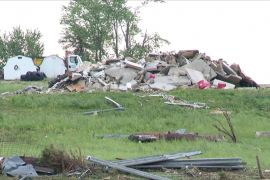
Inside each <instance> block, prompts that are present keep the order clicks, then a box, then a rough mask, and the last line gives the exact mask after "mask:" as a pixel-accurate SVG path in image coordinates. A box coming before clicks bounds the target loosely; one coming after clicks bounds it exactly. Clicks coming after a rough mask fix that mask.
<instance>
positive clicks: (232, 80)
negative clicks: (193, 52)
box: [217, 73, 242, 85]
mask: <svg viewBox="0 0 270 180" xmlns="http://www.w3.org/2000/svg"><path fill="white" fill-rule="evenodd" d="M217 79H219V80H222V81H225V82H228V83H232V84H235V85H238V84H239V83H240V81H241V80H242V78H241V77H240V76H238V75H233V74H230V75H227V76H222V75H220V74H219V73H217Z"/></svg>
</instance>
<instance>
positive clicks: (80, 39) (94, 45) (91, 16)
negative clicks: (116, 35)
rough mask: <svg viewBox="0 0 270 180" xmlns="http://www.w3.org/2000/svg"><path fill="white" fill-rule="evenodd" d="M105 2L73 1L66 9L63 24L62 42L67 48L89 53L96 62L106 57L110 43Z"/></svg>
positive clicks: (80, 52)
mask: <svg viewBox="0 0 270 180" xmlns="http://www.w3.org/2000/svg"><path fill="white" fill-rule="evenodd" d="M107 10H108V9H107V7H106V3H105V1H103V0H76V1H75V0H72V1H71V2H70V4H69V6H67V7H64V15H63V17H62V19H61V24H63V25H65V28H64V32H63V37H62V38H61V40H60V42H61V43H62V44H64V47H66V48H70V47H72V48H75V51H76V52H78V53H79V54H85V53H87V54H88V55H89V57H88V58H87V57H85V58H86V59H88V60H90V59H91V58H94V59H95V60H96V61H99V60H101V59H102V57H103V56H104V55H106V51H105V46H106V43H107V42H108V41H110V38H111V37H110V32H111V29H110V26H111V23H110V18H109V14H108V13H107V12H106V11H107Z"/></svg>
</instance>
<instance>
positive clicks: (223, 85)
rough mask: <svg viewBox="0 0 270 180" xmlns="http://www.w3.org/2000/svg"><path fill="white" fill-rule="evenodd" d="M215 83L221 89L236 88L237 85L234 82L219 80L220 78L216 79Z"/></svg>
mask: <svg viewBox="0 0 270 180" xmlns="http://www.w3.org/2000/svg"><path fill="white" fill-rule="evenodd" d="M213 85H214V86H215V87H217V88H219V89H234V88H235V85H234V84H231V83H228V82H225V81H221V80H218V79H215V80H214V81H213Z"/></svg>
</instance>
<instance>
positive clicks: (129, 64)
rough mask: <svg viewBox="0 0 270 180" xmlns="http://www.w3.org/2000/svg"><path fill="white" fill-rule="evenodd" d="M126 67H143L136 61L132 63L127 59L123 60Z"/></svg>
mask: <svg viewBox="0 0 270 180" xmlns="http://www.w3.org/2000/svg"><path fill="white" fill-rule="evenodd" d="M125 63H126V67H129V68H133V69H137V70H142V69H143V68H144V67H143V66H142V65H140V64H138V63H134V62H131V61H128V60H125Z"/></svg>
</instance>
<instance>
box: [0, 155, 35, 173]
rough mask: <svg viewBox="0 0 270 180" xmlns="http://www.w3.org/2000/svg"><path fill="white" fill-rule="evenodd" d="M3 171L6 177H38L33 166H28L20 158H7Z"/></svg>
mask: <svg viewBox="0 0 270 180" xmlns="http://www.w3.org/2000/svg"><path fill="white" fill-rule="evenodd" d="M2 171H3V174H4V175H8V176H16V177H17V176H22V177H25V176H26V177H34V176H38V175H37V172H36V171H35V169H34V168H33V166H32V165H31V164H27V165H26V163H25V162H24V161H23V160H22V159H21V158H20V157H19V156H13V157H10V158H6V159H5V160H4V162H3V164H2Z"/></svg>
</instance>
